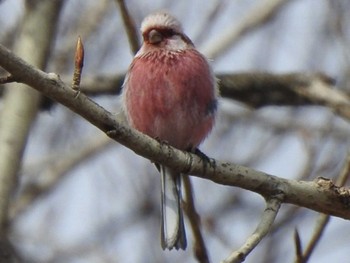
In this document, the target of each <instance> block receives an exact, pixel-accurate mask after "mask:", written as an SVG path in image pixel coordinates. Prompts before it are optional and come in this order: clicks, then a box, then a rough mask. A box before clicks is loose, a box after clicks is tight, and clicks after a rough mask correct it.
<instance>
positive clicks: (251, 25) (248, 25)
mask: <svg viewBox="0 0 350 263" xmlns="http://www.w3.org/2000/svg"><path fill="white" fill-rule="evenodd" d="M258 2H259V3H258V4H257V5H256V6H255V7H254V8H253V9H252V10H251V11H249V12H248V13H247V15H246V16H245V17H244V18H242V19H241V21H240V22H239V23H238V24H237V21H235V24H234V25H229V26H226V28H227V29H226V30H223V32H222V33H221V35H220V36H218V37H215V39H213V40H212V41H210V42H209V43H208V44H207V45H205V46H204V47H203V48H202V49H201V50H202V51H203V53H204V54H206V55H207V56H208V57H209V58H211V59H215V58H216V57H218V56H219V55H222V54H224V52H225V51H226V50H227V49H228V48H229V47H231V46H232V45H233V44H234V43H235V42H237V41H238V40H239V39H241V37H242V36H243V35H245V34H247V33H248V32H250V31H252V30H254V29H257V28H261V25H263V24H264V23H266V22H268V21H270V20H271V18H273V17H274V15H275V14H277V13H278V11H279V10H280V9H281V8H282V7H283V6H284V5H285V4H286V3H288V2H289V0H265V1H258Z"/></svg>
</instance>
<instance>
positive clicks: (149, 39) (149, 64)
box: [122, 11, 218, 250]
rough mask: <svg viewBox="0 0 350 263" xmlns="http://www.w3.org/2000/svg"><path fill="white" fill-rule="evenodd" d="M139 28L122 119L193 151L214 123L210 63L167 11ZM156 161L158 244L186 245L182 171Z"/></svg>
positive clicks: (167, 246)
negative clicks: (182, 205)
mask: <svg viewBox="0 0 350 263" xmlns="http://www.w3.org/2000/svg"><path fill="white" fill-rule="evenodd" d="M141 34H142V38H143V42H142V45H141V47H140V49H139V50H138V52H137V53H136V54H135V56H134V58H133V61H132V62H131V64H130V66H129V69H128V71H127V74H126V77H125V80H124V84H123V89H122V98H123V99H122V101H123V110H124V113H125V115H126V118H127V122H128V123H129V125H130V126H131V127H133V128H135V129H136V130H138V131H140V132H142V133H144V134H146V135H148V136H150V137H152V138H155V139H157V140H159V141H161V142H164V143H167V144H169V145H171V146H173V147H175V148H178V149H180V150H183V151H189V152H196V150H197V149H198V148H197V147H198V146H199V144H200V143H201V142H202V141H203V140H204V139H205V138H206V137H207V135H208V134H209V133H210V131H211V130H212V128H213V126H214V123H215V116H216V112H217V97H218V89H217V81H216V78H215V75H214V73H213V70H212V67H211V65H210V63H209V61H208V59H207V58H206V57H205V56H204V55H202V54H201V53H200V52H199V51H198V50H197V49H196V48H195V46H194V44H193V43H192V41H191V40H190V38H189V37H188V36H187V35H186V34H185V33H184V31H183V28H182V25H181V23H180V22H179V20H178V19H176V18H175V17H174V16H172V15H171V14H170V13H168V12H166V11H158V12H155V13H152V14H150V15H148V16H146V17H145V18H144V20H143V21H142V23H141ZM156 166H157V168H158V170H159V172H160V174H161V246H162V248H163V250H165V249H168V250H172V249H173V248H175V249H176V250H179V249H183V250H185V249H186V246H187V239H186V233H185V225H184V216H183V211H182V207H181V200H182V195H181V181H182V179H181V174H179V173H178V172H176V171H174V170H173V169H171V168H170V167H166V166H164V165H159V164H156Z"/></svg>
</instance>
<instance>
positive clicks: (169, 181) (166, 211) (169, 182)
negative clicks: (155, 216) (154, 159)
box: [160, 166, 187, 250]
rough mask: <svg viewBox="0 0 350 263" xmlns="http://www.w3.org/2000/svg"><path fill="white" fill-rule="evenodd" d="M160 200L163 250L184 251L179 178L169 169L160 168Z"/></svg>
mask: <svg viewBox="0 0 350 263" xmlns="http://www.w3.org/2000/svg"><path fill="white" fill-rule="evenodd" d="M160 172H161V178H162V179H161V180H162V181H161V184H162V200H161V213H162V217H161V220H162V225H161V243H162V248H163V249H169V250H171V249H172V248H174V247H175V248H176V249H180V248H181V249H186V246H187V241H186V233H185V226H184V221H183V213H182V209H181V176H180V174H177V173H176V172H174V171H172V170H171V169H169V168H167V167H165V166H160Z"/></svg>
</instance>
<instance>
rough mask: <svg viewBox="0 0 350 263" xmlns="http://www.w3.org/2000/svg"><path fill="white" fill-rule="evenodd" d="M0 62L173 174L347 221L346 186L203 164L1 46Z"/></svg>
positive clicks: (349, 195)
mask: <svg viewBox="0 0 350 263" xmlns="http://www.w3.org/2000/svg"><path fill="white" fill-rule="evenodd" d="M0 66H1V67H3V68H4V69H6V70H7V71H8V72H9V73H10V74H12V75H14V76H15V77H16V79H17V80H18V81H21V82H23V83H25V84H27V85H30V86H32V87H33V88H35V89H37V90H38V91H40V92H42V93H43V94H44V95H46V96H48V97H50V98H51V99H53V100H56V101H57V102H59V103H61V104H62V105H65V106H66V107H68V108H69V109H71V110H72V111H74V112H76V113H77V114H79V115H80V116H82V117H83V118H85V119H86V120H87V121H89V122H90V123H92V124H93V125H95V126H96V127H98V128H99V129H101V130H102V131H104V132H106V133H107V135H109V136H110V137H111V138H113V139H114V140H116V141H117V142H119V143H121V144H123V145H124V146H126V147H128V148H130V149H131V150H133V151H134V152H136V153H137V154H139V155H141V156H143V157H145V158H147V159H150V160H152V161H154V162H157V163H161V164H164V165H166V166H168V167H170V168H172V169H174V170H176V171H178V172H182V173H185V174H191V175H194V176H197V177H201V178H205V179H208V180H211V181H213V182H215V183H218V184H223V185H230V186H237V187H241V188H244V189H246V190H249V191H253V192H256V193H258V194H260V195H262V196H264V197H265V198H269V197H270V196H274V195H275V194H277V193H284V195H285V199H284V202H286V203H291V204H295V205H298V206H303V207H306V208H309V209H312V210H314V211H318V212H322V213H326V214H330V215H333V216H337V217H341V218H344V219H350V206H349V203H350V190H349V189H346V188H342V187H341V188H340V187H337V186H336V185H334V183H332V181H330V180H328V179H325V178H318V179H317V180H315V181H313V182H308V181H296V180H288V179H284V178H279V177H276V176H273V175H269V174H266V173H263V172H260V171H257V170H254V169H251V168H248V167H244V166H240V165H236V164H230V163H227V162H220V161H215V164H213V163H212V162H210V163H208V162H207V161H206V160H203V159H201V158H200V157H199V156H197V155H195V154H191V153H189V152H183V151H180V150H177V149H175V148H173V147H171V146H169V145H167V144H164V143H159V142H158V141H156V140H153V139H152V138H150V137H148V136H147V135H144V134H142V133H140V132H138V131H136V130H134V129H131V128H129V127H127V126H125V125H123V124H122V123H120V122H118V121H117V120H116V118H115V115H114V114H112V113H110V112H108V111H106V110H105V109H104V108H102V107H101V106H99V105H98V104H96V103H95V102H94V101H92V100H91V99H89V98H88V97H87V96H85V95H84V94H82V93H81V94H80V95H79V96H78V97H75V95H76V93H75V91H73V90H72V89H71V88H70V87H69V86H68V85H66V84H65V83H63V82H62V81H61V80H60V79H59V78H58V76H57V75H56V74H53V73H49V74H47V73H45V72H43V71H41V70H38V69H36V68H34V67H33V66H31V65H29V64H28V63H26V62H24V61H23V60H22V59H20V58H19V57H17V56H15V55H14V54H13V53H11V52H10V51H8V50H7V49H6V48H4V47H3V46H1V45H0Z"/></svg>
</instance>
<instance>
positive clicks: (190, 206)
mask: <svg viewBox="0 0 350 263" xmlns="http://www.w3.org/2000/svg"><path fill="white" fill-rule="evenodd" d="M182 178H183V182H184V188H185V194H186V203H185V205H184V208H185V209H184V210H185V212H186V214H187V217H188V219H189V221H190V224H191V228H192V233H193V239H194V245H193V251H194V254H195V256H196V258H197V260H198V262H200V263H209V262H210V260H209V255H208V252H207V248H206V246H205V242H204V238H203V235H202V232H201V229H200V226H201V222H200V217H199V215H198V213H197V211H196V207H195V205H194V200H193V189H192V184H191V180H190V178H189V177H188V175H183V177H182Z"/></svg>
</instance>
